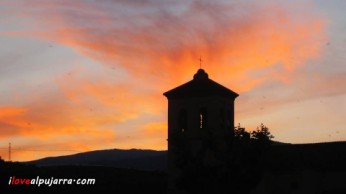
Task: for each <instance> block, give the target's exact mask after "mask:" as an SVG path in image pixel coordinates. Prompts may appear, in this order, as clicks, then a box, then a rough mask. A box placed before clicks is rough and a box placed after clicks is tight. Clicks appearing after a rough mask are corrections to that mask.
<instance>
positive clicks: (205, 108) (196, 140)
mask: <svg viewBox="0 0 346 194" xmlns="http://www.w3.org/2000/svg"><path fill="white" fill-rule="evenodd" d="M164 95H165V96H166V97H167V99H168V173H169V180H168V181H169V182H168V189H169V190H171V192H169V193H177V190H179V187H181V186H179V185H181V183H180V182H179V181H180V179H181V177H183V176H184V173H185V171H187V170H188V168H191V166H192V167H194V166H204V165H205V166H210V165H217V164H219V163H222V158H224V156H225V155H226V154H227V153H228V152H227V151H229V145H231V143H232V139H233V136H234V100H235V99H236V97H238V94H237V93H235V92H233V91H232V90H230V89H228V88H226V87H224V86H222V85H220V84H218V83H216V82H215V81H213V80H211V79H209V76H208V74H207V73H206V72H205V71H204V70H203V69H199V70H198V71H197V73H196V74H195V75H194V76H193V80H191V81H189V82H187V83H185V84H183V85H181V86H178V87H176V88H174V89H172V90H169V91H167V92H165V93H164ZM197 163H198V164H197ZM189 165H191V166H189ZM173 190H174V192H173Z"/></svg>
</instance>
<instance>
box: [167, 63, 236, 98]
mask: <svg viewBox="0 0 346 194" xmlns="http://www.w3.org/2000/svg"><path fill="white" fill-rule="evenodd" d="M163 95H165V96H166V97H167V98H168V99H177V98H189V97H204V96H222V97H229V98H233V99H235V98H236V97H238V96H239V94H237V93H235V92H233V91H232V90H230V89H228V88H226V87H224V86H222V85H220V84H218V83H217V82H215V81H213V80H211V79H209V76H208V74H207V73H206V72H205V71H204V70H203V69H199V70H198V71H197V73H196V74H195V75H194V76H193V80H191V81H189V82H187V83H185V84H183V85H180V86H178V87H176V88H174V89H172V90H169V91H167V92H165V93H164V94H163Z"/></svg>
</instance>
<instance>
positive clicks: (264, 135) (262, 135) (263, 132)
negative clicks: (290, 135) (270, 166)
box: [251, 123, 274, 142]
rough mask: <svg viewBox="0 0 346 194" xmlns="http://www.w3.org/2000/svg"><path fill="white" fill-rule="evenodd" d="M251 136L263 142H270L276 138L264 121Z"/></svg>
mask: <svg viewBox="0 0 346 194" xmlns="http://www.w3.org/2000/svg"><path fill="white" fill-rule="evenodd" d="M251 137H252V139H254V140H257V141H261V142H270V140H271V139H272V138H274V136H273V135H272V134H271V133H270V132H269V129H268V127H267V126H265V125H264V124H263V123H261V125H260V126H258V127H257V129H256V130H254V131H252V132H251Z"/></svg>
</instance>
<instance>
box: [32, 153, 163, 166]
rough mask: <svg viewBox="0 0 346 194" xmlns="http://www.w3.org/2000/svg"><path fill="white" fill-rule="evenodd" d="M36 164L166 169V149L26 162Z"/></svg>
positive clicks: (59, 157)
mask: <svg viewBox="0 0 346 194" xmlns="http://www.w3.org/2000/svg"><path fill="white" fill-rule="evenodd" d="M26 163H27V164H35V165H37V166H67V165H68V166H71V165H80V166H108V167H116V168H128V169H136V170H150V171H166V168H167V151H155V150H141V149H130V150H122V149H109V150H96V151H90V152H83V153H78V154H73V155H66V156H57V157H47V158H42V159H39V160H33V161H29V162H26Z"/></svg>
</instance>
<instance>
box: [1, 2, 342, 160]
mask: <svg viewBox="0 0 346 194" xmlns="http://www.w3.org/2000/svg"><path fill="white" fill-rule="evenodd" d="M345 8H346V1H343V0H333V1H325V0H319V1H317V0H315V1H312V0H311V1H308V0H305V1H302V0H299V1H298V0H296V1H285V0H282V1H270V0H268V1H255V0H246V1H235V0H234V1H230V0H229V1H227V0H224V1H221V0H220V1H215V0H210V1H197V0H180V1H160V0H138V1H127V0H98V1H95V0H73V1H71V0H49V1H47V0H27V1H20V0H1V1H0V148H1V149H0V156H1V157H2V158H4V159H6V160H7V159H8V150H7V149H6V148H7V147H8V143H9V142H11V143H12V147H13V153H12V159H13V160H19V161H23V160H32V159H37V158H41V157H47V156H54V155H66V154H73V153H77V152H83V151H90V150H96V149H112V148H124V149H128V148H141V149H157V150H165V149H167V142H166V139H167V99H166V98H165V97H164V96H163V95H162V94H163V93H164V92H165V91H168V90H170V89H172V88H174V87H176V86H178V85H180V84H183V83H185V82H187V81H190V80H191V79H192V76H193V74H194V73H195V72H196V71H197V70H198V68H199V60H198V59H199V57H202V59H203V64H202V66H203V69H205V71H206V72H207V73H208V74H209V78H211V79H213V80H214V81H216V82H218V83H220V84H222V85H224V86H226V87H228V88H230V89H232V90H233V91H235V92H237V93H239V94H240V96H239V97H238V98H237V99H236V101H235V106H236V107H235V124H237V123H241V125H242V126H244V127H245V128H246V129H247V130H248V131H251V130H254V129H255V128H256V126H258V125H260V124H261V123H264V124H265V125H266V126H268V127H269V129H270V131H271V132H272V133H273V135H274V136H275V139H274V140H276V141H282V142H288V143H313V142H327V141H344V140H346V120H345V118H346V117H345V116H346V101H345V99H346V12H345V11H344V10H345Z"/></svg>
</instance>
